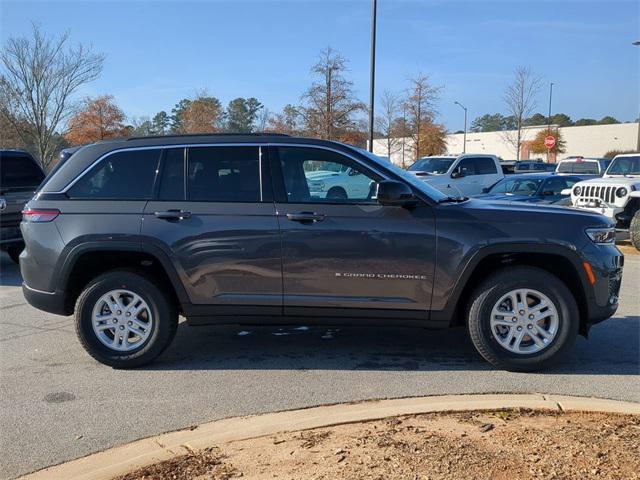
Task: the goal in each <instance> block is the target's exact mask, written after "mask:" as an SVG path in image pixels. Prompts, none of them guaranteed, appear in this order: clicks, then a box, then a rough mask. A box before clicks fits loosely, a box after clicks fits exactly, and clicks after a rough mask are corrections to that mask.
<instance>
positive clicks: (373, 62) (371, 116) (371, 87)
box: [369, 0, 378, 153]
mask: <svg viewBox="0 0 640 480" xmlns="http://www.w3.org/2000/svg"><path fill="white" fill-rule="evenodd" d="M377 3H378V2H377V0H372V4H371V72H370V73H371V76H370V80H369V151H370V152H371V153H373V123H374V113H373V103H374V99H375V81H376V9H377V8H376V7H377Z"/></svg>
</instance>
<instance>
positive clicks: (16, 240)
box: [0, 150, 44, 263]
mask: <svg viewBox="0 0 640 480" xmlns="http://www.w3.org/2000/svg"><path fill="white" fill-rule="evenodd" d="M43 179H44V172H43V171H42V168H41V167H40V165H39V164H38V162H36V160H35V159H34V158H33V157H32V156H31V154H30V153H28V152H23V151H21V150H0V249H1V250H2V251H6V252H7V253H8V254H9V257H11V260H13V261H14V262H16V263H18V257H19V256H20V252H21V251H22V248H23V247H24V244H23V242H22V235H21V234H20V220H21V219H22V208H23V207H24V204H25V203H27V201H28V200H29V199H30V198H31V197H32V196H33V193H34V192H35V190H36V188H38V185H40V183H41V182H42V180H43Z"/></svg>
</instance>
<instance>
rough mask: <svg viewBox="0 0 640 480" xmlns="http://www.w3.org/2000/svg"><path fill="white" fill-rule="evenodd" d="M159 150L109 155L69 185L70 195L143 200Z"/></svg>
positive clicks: (146, 196)
mask: <svg viewBox="0 0 640 480" xmlns="http://www.w3.org/2000/svg"><path fill="white" fill-rule="evenodd" d="M159 157H160V150H159V149H157V150H155V149H154V150H131V151H128V152H119V153H114V154H112V155H109V156H108V157H106V158H105V159H104V160H102V161H101V162H100V163H99V164H98V165H96V166H95V167H93V168H92V169H91V171H89V172H88V173H87V174H85V175H83V176H82V177H80V179H79V180H78V181H77V182H76V183H75V184H74V185H73V186H72V187H71V188H70V189H69V192H68V194H69V196H70V197H71V198H89V199H94V198H95V199H113V200H144V199H149V198H151V193H152V190H153V181H154V179H155V176H156V170H157V168H158V160H159Z"/></svg>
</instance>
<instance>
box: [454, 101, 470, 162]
mask: <svg viewBox="0 0 640 480" xmlns="http://www.w3.org/2000/svg"><path fill="white" fill-rule="evenodd" d="M453 103H455V104H456V105H459V106H460V107H461V108H462V109H463V110H464V136H463V138H462V153H467V107H465V106H464V105H462V104H461V103H460V102H458V101H455V102H453Z"/></svg>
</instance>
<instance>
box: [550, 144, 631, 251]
mask: <svg viewBox="0 0 640 480" xmlns="http://www.w3.org/2000/svg"><path fill="white" fill-rule="evenodd" d="M570 191H571V203H572V205H573V206H574V207H576V208H582V209H585V210H590V211H592V212H597V213H601V214H602V215H606V216H607V217H610V218H611V219H612V220H614V221H615V222H616V230H618V231H622V232H628V234H629V237H630V239H631V243H632V244H633V246H634V247H636V249H638V250H640V153H630V154H624V155H617V156H616V157H615V158H614V159H613V161H612V162H611V164H610V165H609V167H608V168H607V170H606V172H605V173H604V176H603V177H602V178H593V179H591V180H585V181H582V182H578V183H576V184H575V185H574V186H573V188H571V189H570ZM565 192H566V193H567V194H568V193H569V189H566V190H563V192H562V193H565Z"/></svg>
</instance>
